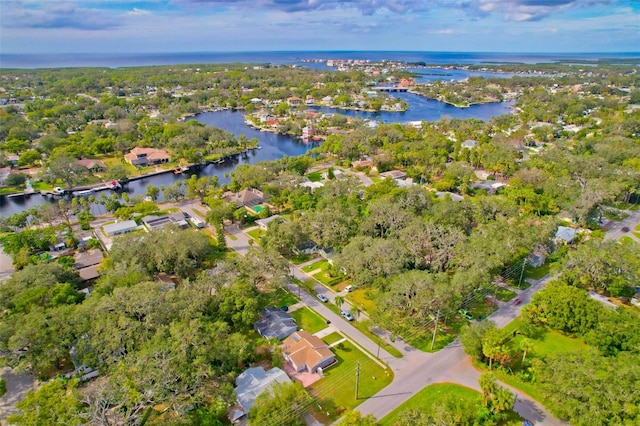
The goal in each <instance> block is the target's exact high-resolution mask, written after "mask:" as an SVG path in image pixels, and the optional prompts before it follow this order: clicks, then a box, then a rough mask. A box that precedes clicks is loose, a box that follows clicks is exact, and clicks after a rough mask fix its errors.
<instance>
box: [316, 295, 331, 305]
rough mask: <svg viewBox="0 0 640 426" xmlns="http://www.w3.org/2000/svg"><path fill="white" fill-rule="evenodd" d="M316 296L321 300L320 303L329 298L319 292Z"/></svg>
mask: <svg viewBox="0 0 640 426" xmlns="http://www.w3.org/2000/svg"><path fill="white" fill-rule="evenodd" d="M316 297H317V298H318V299H320V301H321V302H322V303H327V302H328V301H329V299H328V298H327V296H325V295H324V294H320V293H318V294H316Z"/></svg>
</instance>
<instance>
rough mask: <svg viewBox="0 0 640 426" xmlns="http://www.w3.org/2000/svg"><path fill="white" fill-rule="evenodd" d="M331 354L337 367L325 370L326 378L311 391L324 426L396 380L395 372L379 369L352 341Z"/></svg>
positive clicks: (335, 348)
mask: <svg viewBox="0 0 640 426" xmlns="http://www.w3.org/2000/svg"><path fill="white" fill-rule="evenodd" d="M331 350H332V351H333V353H334V354H335V356H336V359H337V360H338V363H337V364H336V365H334V366H332V367H329V368H328V369H326V370H325V372H324V376H325V377H324V378H323V379H321V380H320V381H318V382H316V383H314V384H313V385H312V386H311V387H310V388H309V389H310V391H311V393H312V395H314V396H315V397H316V398H317V399H318V402H319V404H320V406H321V407H322V409H321V412H318V413H315V414H316V416H318V417H317V419H318V420H319V421H320V422H321V423H323V424H327V423H330V422H332V421H335V420H337V419H338V418H339V417H340V415H341V414H342V413H343V412H344V411H345V410H347V409H351V408H354V407H356V406H358V405H359V404H361V403H362V402H364V400H366V399H367V398H370V397H371V396H373V395H375V394H376V393H377V392H379V391H380V390H381V389H382V388H384V387H385V386H387V385H388V384H389V383H391V381H392V380H393V372H392V371H391V370H390V369H385V368H382V367H380V366H379V365H378V364H377V363H376V362H374V361H373V360H372V359H371V358H369V357H368V356H367V355H365V354H364V353H362V352H361V351H360V350H359V349H358V348H356V347H355V346H354V345H353V343H351V342H349V341H345V342H342V343H340V344H338V345H336V346H334V347H333V348H331ZM358 361H359V362H360V383H359V388H358V389H359V390H358V399H357V400H356V399H355V379H356V368H357V363H358ZM327 413H329V414H328V415H327Z"/></svg>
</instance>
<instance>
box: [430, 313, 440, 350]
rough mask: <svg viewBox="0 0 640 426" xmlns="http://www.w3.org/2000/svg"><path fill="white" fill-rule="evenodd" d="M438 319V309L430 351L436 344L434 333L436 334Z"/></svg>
mask: <svg viewBox="0 0 640 426" xmlns="http://www.w3.org/2000/svg"><path fill="white" fill-rule="evenodd" d="M439 319H440V309H438V313H437V314H436V322H435V324H434V326H433V338H432V339H431V350H433V345H435V343H436V333H437V332H438V320H439Z"/></svg>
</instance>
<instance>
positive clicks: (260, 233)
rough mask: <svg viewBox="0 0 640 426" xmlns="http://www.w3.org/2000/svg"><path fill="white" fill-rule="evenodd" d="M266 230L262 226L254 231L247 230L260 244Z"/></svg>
mask: <svg viewBox="0 0 640 426" xmlns="http://www.w3.org/2000/svg"><path fill="white" fill-rule="evenodd" d="M265 233H266V232H265V231H264V230H262V229H260V228H256V229H254V230H252V231H249V232H247V235H248V236H250V237H251V238H253V239H254V240H255V241H256V242H257V243H258V244H260V239H261V238H262V236H263V235H264V234H265Z"/></svg>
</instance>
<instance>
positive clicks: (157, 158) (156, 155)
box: [124, 147, 171, 166]
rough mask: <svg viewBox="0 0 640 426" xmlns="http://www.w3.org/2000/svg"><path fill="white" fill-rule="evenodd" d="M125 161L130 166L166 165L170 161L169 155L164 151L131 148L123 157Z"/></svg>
mask: <svg viewBox="0 0 640 426" xmlns="http://www.w3.org/2000/svg"><path fill="white" fill-rule="evenodd" d="M124 158H125V160H127V162H128V163H129V164H131V165H132V166H149V165H152V164H160V163H168V162H169V161H170V160H171V157H170V156H169V153H167V151H165V150H164V149H156V148H138V147H136V148H133V149H132V150H131V151H130V152H129V153H128V154H125V155H124Z"/></svg>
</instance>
